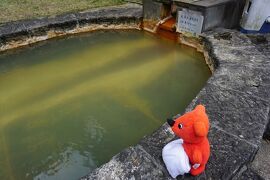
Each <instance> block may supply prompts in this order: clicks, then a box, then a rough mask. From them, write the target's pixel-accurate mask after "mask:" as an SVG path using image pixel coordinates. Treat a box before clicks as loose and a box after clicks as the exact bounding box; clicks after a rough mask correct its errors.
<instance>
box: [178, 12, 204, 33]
mask: <svg viewBox="0 0 270 180" xmlns="http://www.w3.org/2000/svg"><path fill="white" fill-rule="evenodd" d="M203 19H204V17H203V16H202V14H201V13H200V12H197V11H192V10H189V9H182V10H181V11H178V22H177V32H180V33H181V32H189V33H192V34H200V33H201V32H202V26H203Z"/></svg>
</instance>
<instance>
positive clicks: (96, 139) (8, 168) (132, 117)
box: [0, 31, 210, 180]
mask: <svg viewBox="0 0 270 180" xmlns="http://www.w3.org/2000/svg"><path fill="white" fill-rule="evenodd" d="M209 76H210V71H209V69H208V67H207V66H206V64H205V61H204V59H203V56H202V55H201V54H199V53H197V52H196V51H194V50H192V49H188V48H184V47H181V46H180V45H177V44H175V43H173V42H170V41H167V40H162V39H159V38H157V37H154V36H152V35H149V34H145V33H143V32H140V31H98V32H95V33H90V34H83V35H80V36H74V37H68V38H64V39H56V40H51V41H46V42H44V43H39V44H36V45H34V46H32V47H27V48H22V49H20V50H15V51H9V52H8V53H5V54H2V55H0V154H1V155H0V179H50V180H51V179H65V180H66V179H76V178H78V177H81V176H83V175H85V174H87V173H88V172H90V171H91V170H93V169H94V168H96V167H97V166H99V165H101V164H102V163H105V162H107V161H108V160H109V159H110V158H111V157H112V156H113V155H114V154H116V153H118V152H120V151H121V150H122V149H123V148H126V147H128V146H130V145H134V144H136V143H137V142H138V141H139V140H140V139H141V138H142V137H143V136H144V135H147V134H150V133H151V132H153V131H154V130H155V129H157V128H158V127H159V126H160V125H161V124H163V123H164V122H165V120H166V118H167V117H170V116H172V115H175V114H177V113H181V112H183V110H184V108H185V107H186V106H187V105H188V104H189V102H190V101H191V100H192V99H193V98H194V97H195V95H196V94H197V93H198V92H199V90H200V89H201V88H202V87H203V85H204V84H205V82H206V80H207V79H208V77H209Z"/></svg>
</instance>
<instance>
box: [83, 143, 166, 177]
mask: <svg viewBox="0 0 270 180" xmlns="http://www.w3.org/2000/svg"><path fill="white" fill-rule="evenodd" d="M165 177H166V176H164V173H163V167H162V166H161V164H160V163H157V162H156V160H155V158H153V157H152V156H151V155H150V154H148V153H147V152H146V151H145V150H144V149H143V148H142V147H141V146H140V145H137V146H135V147H130V148H127V149H125V150H124V151H122V152H121V153H119V154H118V155H116V156H114V157H113V158H112V159H111V161H110V162H109V163H107V164H104V165H103V166H102V167H101V168H99V169H96V170H95V171H94V172H92V173H91V174H90V175H89V176H85V177H84V178H82V179H85V180H86V179H89V180H90V179H100V180H102V179H104V180H108V179H115V180H118V179H119V180H122V179H145V180H147V179H164V178H165Z"/></svg>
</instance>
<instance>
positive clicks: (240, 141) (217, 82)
mask: <svg viewBox="0 0 270 180" xmlns="http://www.w3.org/2000/svg"><path fill="white" fill-rule="evenodd" d="M201 38H202V39H201V40H200V41H199V42H201V43H202V44H201V45H199V46H198V47H200V48H199V49H201V47H203V48H204V53H205V55H206V56H208V57H209V58H211V61H212V62H213V63H214V64H213V67H215V69H214V73H213V76H212V77H211V78H210V79H209V80H208V82H207V83H206V85H205V87H204V88H203V89H202V90H201V91H200V93H199V94H198V95H197V96H196V98H195V99H194V100H193V101H192V102H191V104H190V105H189V106H188V107H187V109H186V111H190V110H191V109H193V108H194V107H195V106H196V105H197V104H204V105H205V106H206V109H207V113H208V115H209V118H210V122H211V128H210V132H209V141H210V145H211V156H210V160H209V163H208V165H207V169H206V171H205V172H204V173H203V174H201V175H200V176H198V177H192V176H190V175H184V176H179V177H177V179H248V178H249V179H258V178H259V176H258V175H257V174H256V173H255V172H253V171H251V170H250V169H248V168H247V167H248V166H249V164H250V162H251V161H252V160H253V159H254V156H255V154H256V152H257V150H258V148H259V146H260V143H261V139H262V136H263V133H264V129H265V127H266V124H267V121H268V113H269V98H270V92H269V91H268V90H269V88H270V74H269V73H270V60H269V58H268V57H267V56H265V55H264V54H262V53H261V52H260V51H259V50H258V49H257V46H256V45H255V44H254V43H252V42H251V40H250V39H249V38H248V37H247V36H245V35H243V34H241V33H239V32H237V31H233V30H225V29H216V30H214V31H211V32H207V33H205V34H204V35H203V36H202V37H201ZM195 46H196V45H195ZM164 121H165V120H164ZM175 138H176V137H175V136H174V135H173V133H172V131H171V130H170V127H169V126H168V125H167V124H166V123H165V124H164V125H162V126H161V127H160V128H159V129H158V130H157V131H156V132H155V133H153V134H152V135H150V136H147V137H144V138H143V139H142V140H141V141H140V143H139V144H138V145H136V146H133V147H129V148H127V149H125V150H123V151H122V152H120V153H119V154H117V155H116V156H114V157H113V158H112V160H111V161H109V162H108V163H106V164H104V165H103V166H101V167H100V168H98V169H96V170H94V172H92V173H90V174H89V175H87V176H85V177H83V178H82V179H171V177H170V176H169V175H168V173H167V171H166V168H165V166H164V163H163V161H162V157H161V151H162V148H163V147H164V145H165V144H167V143H168V142H170V141H171V140H173V139H175Z"/></svg>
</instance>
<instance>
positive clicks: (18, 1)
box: [0, 0, 126, 23]
mask: <svg viewBox="0 0 270 180" xmlns="http://www.w3.org/2000/svg"><path fill="white" fill-rule="evenodd" d="M123 3H126V1H125V0H0V23H4V22H9V21H16V20H20V19H30V18H37V17H43V16H53V15H57V14H62V13H66V12H74V11H82V10H86V9H90V8H95V7H101V6H111V5H120V4H123Z"/></svg>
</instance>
